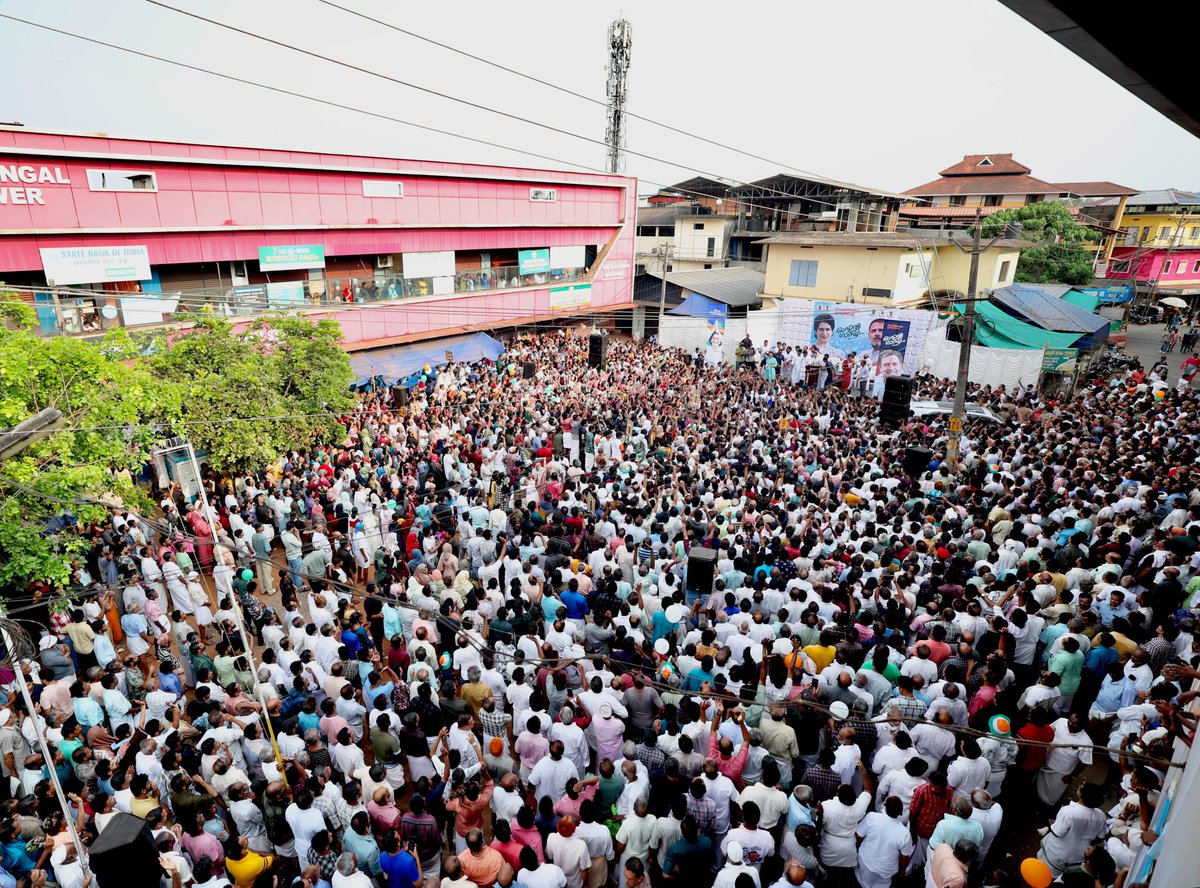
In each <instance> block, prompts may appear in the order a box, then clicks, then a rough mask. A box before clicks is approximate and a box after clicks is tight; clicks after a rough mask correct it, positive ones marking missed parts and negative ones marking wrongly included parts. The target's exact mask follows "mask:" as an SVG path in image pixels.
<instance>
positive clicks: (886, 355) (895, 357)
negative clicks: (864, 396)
mask: <svg viewBox="0 0 1200 888" xmlns="http://www.w3.org/2000/svg"><path fill="white" fill-rule="evenodd" d="M876 367H877V370H876V373H875V392H874V394H875V397H876V398H882V397H883V389H884V386H886V385H887V380H888V377H889V376H900V375H901V374H903V373H904V355H902V354H900V352H898V351H895V350H893V349H885V350H883V351H881V352H880V353H879V361H878V363H877V364H876Z"/></svg>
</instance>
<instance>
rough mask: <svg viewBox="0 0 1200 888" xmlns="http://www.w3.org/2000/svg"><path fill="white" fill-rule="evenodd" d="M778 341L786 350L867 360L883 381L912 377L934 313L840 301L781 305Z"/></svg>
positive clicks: (808, 301)
mask: <svg viewBox="0 0 1200 888" xmlns="http://www.w3.org/2000/svg"><path fill="white" fill-rule="evenodd" d="M780 309H781V312H782V317H781V322H780V339H782V340H783V341H784V342H785V343H787V344H788V345H796V346H806V347H812V346H816V347H817V349H818V350H819V351H820V352H821V353H822V354H828V355H830V356H832V357H834V358H846V357H849V356H850V355H851V354H853V355H855V356H856V357H861V356H862V355H863V354H867V355H869V356H870V358H871V361H872V362H873V363H874V364H875V366H876V367H877V368H879V369H880V370H881V371H882V375H884V376H897V375H900V374H911V373H915V372H916V371H917V368H918V366H919V363H920V356H921V355H920V353H921V343H922V341H923V340H924V337H925V335H926V334H927V333H928V331H929V329H930V327H931V326H932V325H933V324H934V323H936V321H937V313H936V312H932V311H919V310H915V309H899V308H886V307H883V306H863V305H853V304H846V303H842V302H815V301H811V300H807V299H787V300H784V301H783V302H782V303H781V305H780Z"/></svg>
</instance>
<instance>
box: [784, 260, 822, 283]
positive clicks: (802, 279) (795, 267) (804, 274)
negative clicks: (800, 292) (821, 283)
mask: <svg viewBox="0 0 1200 888" xmlns="http://www.w3.org/2000/svg"><path fill="white" fill-rule="evenodd" d="M788 285H789V286H792V287H815V286H816V285H817V263H816V260H814V259H793V260H792V273H791V275H789V277H788Z"/></svg>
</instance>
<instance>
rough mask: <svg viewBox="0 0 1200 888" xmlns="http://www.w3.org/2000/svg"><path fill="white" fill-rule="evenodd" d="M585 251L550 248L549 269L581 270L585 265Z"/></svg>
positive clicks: (580, 249) (575, 248)
mask: <svg viewBox="0 0 1200 888" xmlns="http://www.w3.org/2000/svg"><path fill="white" fill-rule="evenodd" d="M586 249H587V248H586V247H551V248H550V267H551V268H583V267H584V265H586V264H587V262H586V261H585V260H584V255H585V253H586Z"/></svg>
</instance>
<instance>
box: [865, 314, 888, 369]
mask: <svg viewBox="0 0 1200 888" xmlns="http://www.w3.org/2000/svg"><path fill="white" fill-rule="evenodd" d="M886 326H887V321H885V320H884V319H883V318H872V319H871V323H870V324H868V325H867V339H869V340H870V341H871V361H872V362H874V363H875V364H876V365H878V364H879V355H880V353H881V352H883V350H884V347H883V331H884V328H885V327H886Z"/></svg>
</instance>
